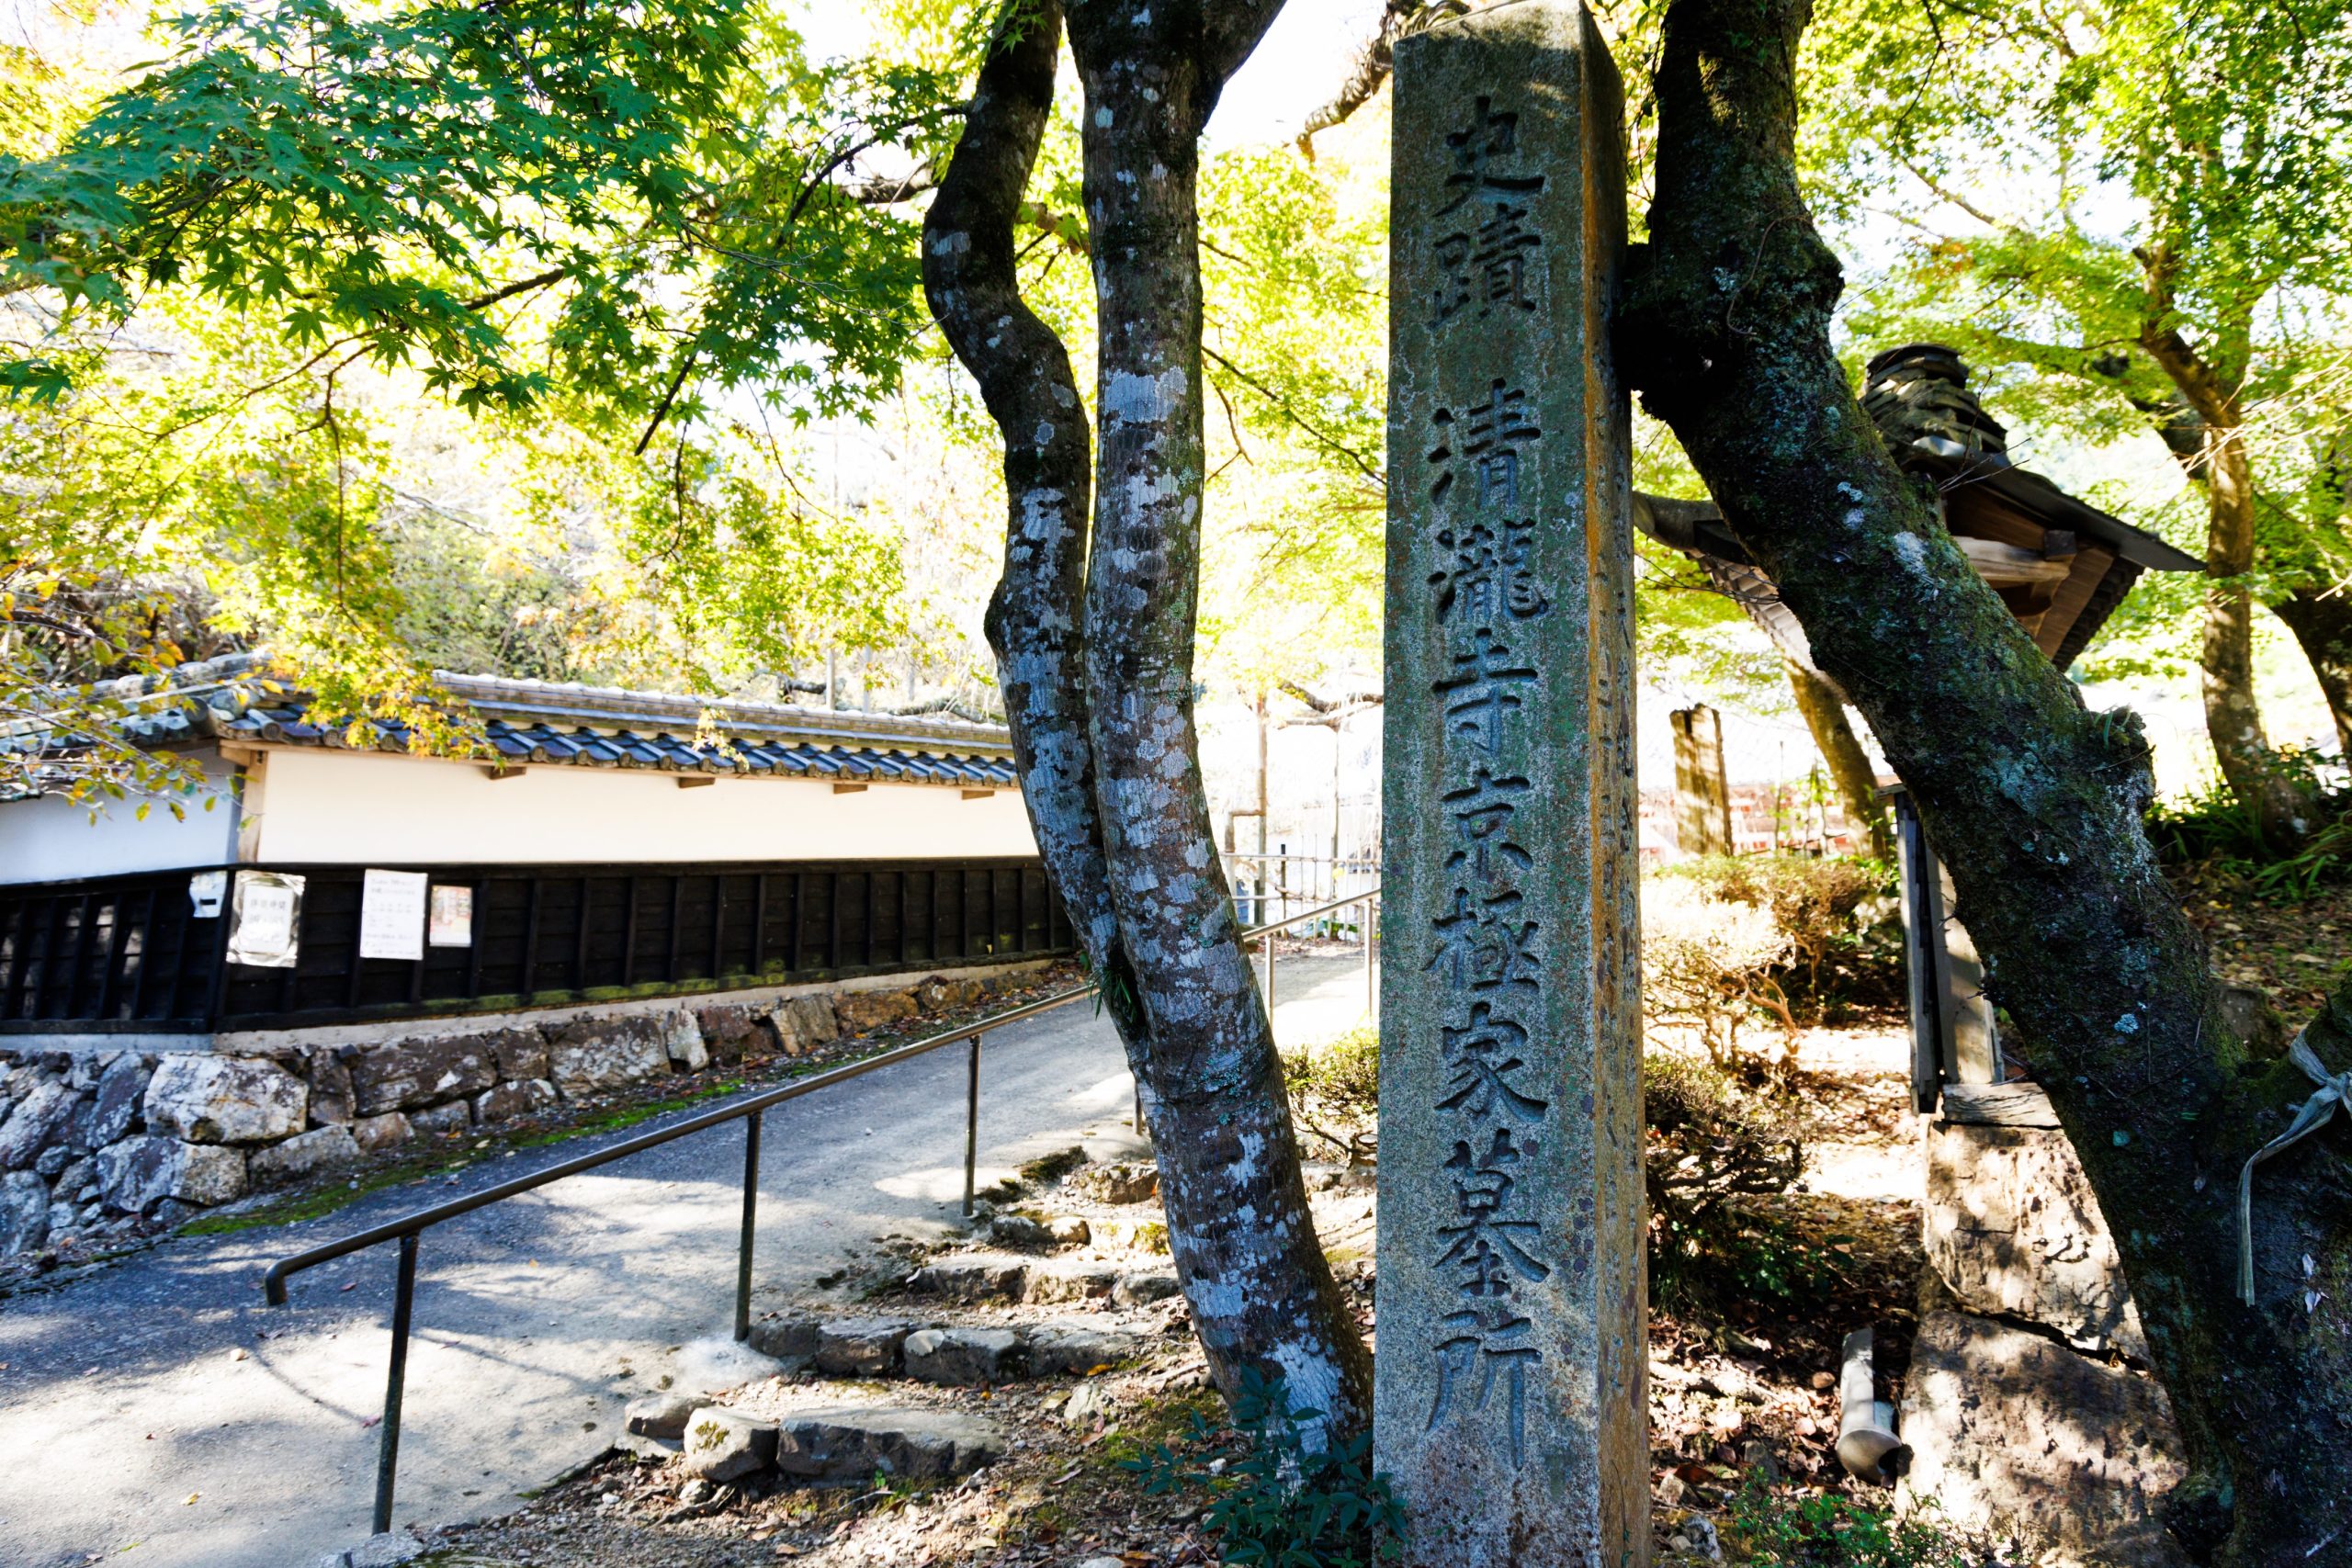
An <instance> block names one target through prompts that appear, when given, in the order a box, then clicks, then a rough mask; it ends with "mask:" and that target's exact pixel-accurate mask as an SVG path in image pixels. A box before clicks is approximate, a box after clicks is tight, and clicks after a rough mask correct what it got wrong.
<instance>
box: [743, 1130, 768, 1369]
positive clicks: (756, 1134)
mask: <svg viewBox="0 0 2352 1568" xmlns="http://www.w3.org/2000/svg"><path fill="white" fill-rule="evenodd" d="M766 1120H767V1112H765V1111H752V1113H751V1114H750V1115H749V1116H746V1117H744V1118H743V1235H742V1239H741V1242H740V1243H739V1244H738V1246H737V1247H736V1252H735V1342H736V1343H737V1344H739V1345H740V1344H741V1343H742V1342H743V1341H744V1340H746V1339H749V1338H750V1337H752V1231H753V1227H754V1224H755V1223H756V1221H757V1219H758V1215H759V1207H760V1123H761V1122H764V1121H766Z"/></svg>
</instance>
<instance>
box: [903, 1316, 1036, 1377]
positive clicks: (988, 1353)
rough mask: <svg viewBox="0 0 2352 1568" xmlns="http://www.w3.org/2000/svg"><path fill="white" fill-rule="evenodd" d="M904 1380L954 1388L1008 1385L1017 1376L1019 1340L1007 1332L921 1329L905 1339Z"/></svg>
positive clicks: (1018, 1337)
mask: <svg viewBox="0 0 2352 1568" xmlns="http://www.w3.org/2000/svg"><path fill="white" fill-rule="evenodd" d="M903 1348H904V1351H905V1355H906V1366H907V1376H909V1377H910V1378H914V1379H916V1380H918V1381H919V1382H931V1383H941V1384H946V1385H953V1386H957V1387H974V1386H986V1385H989V1384H991V1383H1001V1382H1011V1381H1012V1379H1013V1378H1015V1377H1017V1376H1019V1375H1020V1372H1021V1365H1022V1360H1023V1357H1022V1344H1021V1337H1020V1336H1019V1335H1017V1334H1015V1333H1013V1332H1012V1330H1011V1329H1009V1328H924V1329H918V1330H917V1331H916V1332H914V1333H912V1334H910V1335H908V1336H907V1338H906V1343H905V1345H904V1347H903Z"/></svg>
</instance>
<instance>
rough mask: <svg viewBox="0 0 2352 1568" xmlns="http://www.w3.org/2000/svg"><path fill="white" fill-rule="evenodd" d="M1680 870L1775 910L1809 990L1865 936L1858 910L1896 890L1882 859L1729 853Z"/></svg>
mask: <svg viewBox="0 0 2352 1568" xmlns="http://www.w3.org/2000/svg"><path fill="white" fill-rule="evenodd" d="M1669 874H1680V875H1684V876H1688V877H1689V878H1691V880H1692V881H1693V882H1696V883H1698V884H1699V886H1702V887H1704V888H1705V889H1706V890H1707V891H1708V892H1709V893H1710V894H1711V895H1712V896H1713V897H1716V898H1718V899H1721V900H1723V901H1724V902H1725V903H1732V904H1744V905H1746V906H1747V907H1748V908H1755V909H1764V910H1767V911H1769V912H1770V915H1771V917H1772V924H1773V925H1774V926H1775V927H1777V928H1778V929H1779V931H1780V932H1781V935H1782V936H1783V937H1785V938H1787V939H1788V942H1789V947H1790V949H1791V952H1792V956H1793V962H1794V963H1795V964H1796V965H1797V966H1799V967H1802V968H1803V969H1804V973H1805V989H1806V991H1808V992H1818V991H1819V990H1820V988H1821V971H1822V968H1823V966H1824V965H1825V964H1827V963H1828V962H1829V960H1830V957H1831V955H1832V954H1833V953H1837V952H1838V950H1839V949H1840V948H1841V947H1849V946H1851V945H1852V944H1853V943H1854V942H1856V941H1857V940H1858V939H1859V937H1860V922H1859V921H1858V920H1857V919H1856V917H1857V916H1858V915H1859V914H1860V910H1861V908H1862V907H1863V906H1864V905H1865V904H1866V903H1868V902H1870V901H1871V899H1873V898H1877V897H1885V896H1887V895H1889V894H1891V893H1892V892H1893V891H1894V873H1893V871H1892V869H1891V868H1889V867H1888V866H1887V865H1886V864H1885V863H1883V862H1880V861H1871V860H1850V859H1848V858H1846V857H1844V856H1838V855H1825V856H1821V857H1818V858H1816V857H1814V856H1810V855H1747V856H1743V857H1733V856H1727V855H1726V856H1719V857H1713V858H1710V859H1707V860H1700V861H1692V862H1691V863H1688V864H1687V865H1686V866H1680V867H1677V868H1675V871H1674V872H1672V873H1669Z"/></svg>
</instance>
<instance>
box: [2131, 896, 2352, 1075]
mask: <svg viewBox="0 0 2352 1568" xmlns="http://www.w3.org/2000/svg"><path fill="white" fill-rule="evenodd" d="M2174 886H2177V887H2178V888H2179V889H2180V894H2181V906H2182V908H2185V909H2187V910H2188V919H2189V920H2190V922H2191V923H2192V924H2194V925H2195V926H2196V927H2197V929H2198V930H2199V931H2202V932H2203V933H2204V936H2205V942H2206V944H2207V947H2208V948H2209V949H2210V951H2211V954H2212V963H2213V972H2214V973H2215V974H2216V975H2218V976H2221V977H2222V979H2224V980H2228V981H2230V982H2232V983H2233V984H2235V985H2240V986H2253V987H2257V988H2259V989H2261V990H2263V991H2266V992H2267V993H2269V996H2270V1000H2271V1004H2272V1005H2273V1006H2275V1007H2277V1008H2278V1010H2279V1012H2280V1014H2281V1015H2283V1017H2284V1018H2285V1020H2286V1025H2287V1032H2289V1033H2290V1034H2291V1033H2293V1032H2294V1031H2296V1030H2297V1029H2300V1028H2301V1027H2302V1025H2303V1023H2304V1021H2306V1020H2308V1019H2309V1018H2310V1017H2311V1016H2312V1013H2313V1012H2315V1011H2317V1010H2318V1009H2319V1006H2320V1004H2321V1003H2322V1002H2324V1001H2325V1000H2326V999H2327V997H2328V993H2329V992H2331V991H2333V990H2334V989H2335V987H2338V986H2340V985H2342V984H2343V983H2344V980H2345V976H2347V975H2352V883H2345V882H2337V883H2330V884H2327V885H2325V886H2322V887H2320V888H2319V889H2318V890H2317V891H2316V892H2314V893H2313V894H2312V896H2311V897H2309V898H2306V899H2304V900H2302V901H2301V902H2300V903H2285V902H2278V901H2273V900H2271V899H2267V898H2263V897H2259V896H2257V895H2256V893H2255V892H2254V891H2253V890H2252V889H2251V888H2250V887H2249V886H2247V885H2246V884H2245V881H2244V880H2243V879H2241V878H2237V877H2231V876H2226V875H2221V874H2215V873H2214V872H2212V871H2211V869H2210V868H2207V867H2202V866H2191V867H2188V868H2185V869H2183V870H2182V871H2180V872H2178V873H2177V874H2175V877H2174Z"/></svg>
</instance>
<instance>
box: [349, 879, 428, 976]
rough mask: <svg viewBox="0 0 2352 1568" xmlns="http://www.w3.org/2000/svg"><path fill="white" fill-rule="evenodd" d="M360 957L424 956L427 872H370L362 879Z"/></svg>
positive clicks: (409, 957)
mask: <svg viewBox="0 0 2352 1568" xmlns="http://www.w3.org/2000/svg"><path fill="white" fill-rule="evenodd" d="M359 956H360V957H362V958H405V959H410V960H415V959H420V958H423V957H424V873H423V872H421V871H370V872H368V873H367V874H365V875H364V876H362V877H361V878H360V881H359Z"/></svg>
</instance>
